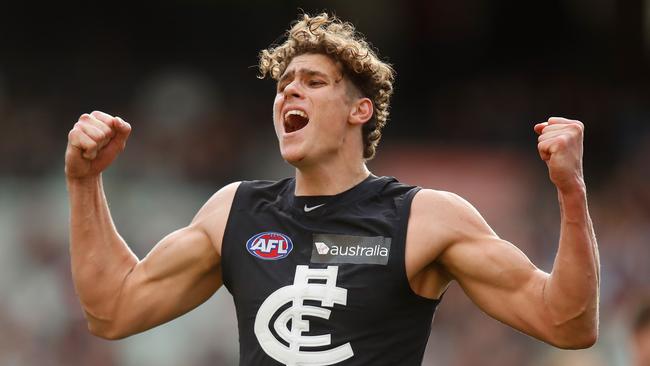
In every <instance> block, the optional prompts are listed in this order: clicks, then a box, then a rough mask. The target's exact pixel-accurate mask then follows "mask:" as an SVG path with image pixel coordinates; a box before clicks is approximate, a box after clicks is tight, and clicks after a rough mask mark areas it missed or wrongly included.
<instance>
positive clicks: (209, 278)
mask: <svg viewBox="0 0 650 366" xmlns="http://www.w3.org/2000/svg"><path fill="white" fill-rule="evenodd" d="M219 263H220V258H219V256H218V254H217V252H216V250H215V248H214V245H213V244H212V241H211V240H210V238H209V236H208V234H207V233H206V232H205V231H204V230H202V229H201V227H199V226H198V225H194V224H193V225H190V226H188V227H186V228H183V229H180V230H177V231H175V232H173V233H171V234H169V235H168V236H167V237H165V238H164V239H162V240H161V241H160V242H159V243H158V244H156V246H155V247H154V248H153V249H152V250H151V252H149V254H147V256H146V257H145V258H144V259H143V260H142V261H140V262H138V263H137V264H136V265H135V266H134V267H133V270H132V271H131V272H130V273H129V275H128V276H127V277H126V278H125V280H124V286H123V287H122V292H121V293H120V294H119V295H118V296H119V299H118V301H117V309H116V313H117V314H116V317H115V322H116V323H117V324H116V325H115V327H116V328H117V329H120V333H121V334H123V335H125V336H126V335H130V334H134V333H139V332H142V331H144V330H147V329H149V328H152V327H154V326H156V325H159V324H162V323H165V322H167V321H169V320H172V319H174V318H176V317H178V316H180V315H182V314H184V313H186V312H187V311H189V310H191V309H193V308H195V307H196V306H198V305H200V304H201V303H203V302H204V301H206V300H207V299H208V298H209V297H210V296H211V295H212V294H214V292H215V291H216V290H217V289H218V288H219V287H220V286H221V270H220V265H219Z"/></svg>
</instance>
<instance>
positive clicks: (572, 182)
mask: <svg viewBox="0 0 650 366" xmlns="http://www.w3.org/2000/svg"><path fill="white" fill-rule="evenodd" d="M535 132H537V133H538V134H539V137H538V138H537V141H538V144H537V150H538V151H539V156H540V157H541V158H542V160H544V161H545V162H546V165H547V166H548V172H549V177H550V178H551V181H552V182H553V184H555V186H556V187H557V188H558V189H559V190H560V191H571V190H574V189H576V188H583V187H584V177H583V175H582V140H583V134H584V125H583V124H582V122H580V121H576V120H571V119H566V118H560V117H551V118H549V119H548V121H547V122H543V123H538V124H536V125H535Z"/></svg>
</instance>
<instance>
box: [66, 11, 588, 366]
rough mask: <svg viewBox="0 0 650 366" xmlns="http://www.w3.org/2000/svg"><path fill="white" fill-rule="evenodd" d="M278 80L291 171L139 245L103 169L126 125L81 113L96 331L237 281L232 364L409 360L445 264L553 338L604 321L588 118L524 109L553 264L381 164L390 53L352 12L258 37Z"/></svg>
mask: <svg viewBox="0 0 650 366" xmlns="http://www.w3.org/2000/svg"><path fill="white" fill-rule="evenodd" d="M260 71H261V73H262V76H264V75H266V74H270V75H271V77H272V78H274V79H275V80H277V81H278V84H277V87H278V88H277V94H276V97H275V102H274V105H273V120H274V126H275V131H276V134H277V136H278V140H279V145H280V152H281V154H282V157H283V158H284V159H285V160H286V161H287V162H289V163H290V164H292V165H293V166H294V167H295V168H296V175H295V178H288V179H284V180H282V181H279V182H260V181H252V182H241V183H233V184H230V185H227V186H226V187H224V188H222V189H221V190H219V191H218V192H217V193H216V194H215V195H214V196H213V197H212V198H210V200H209V201H208V202H207V203H206V204H205V205H204V206H203V207H202V208H201V209H200V210H199V212H198V213H197V215H196V217H195V218H194V219H193V220H192V222H191V223H190V224H189V225H188V226H187V227H185V228H183V229H180V230H178V231H176V232H173V233H171V234H170V235H168V236H167V237H165V238H164V239H162V240H161V241H160V242H159V243H158V244H157V245H156V246H155V247H154V248H153V250H152V251H151V252H150V253H149V254H148V255H147V256H146V257H145V258H144V259H143V260H138V258H136V257H135V255H134V254H133V253H132V252H131V251H130V250H129V247H128V246H127V244H126V243H125V242H124V240H123V239H122V238H121V237H120V236H119V234H118V232H117V230H116V228H115V227H114V225H113V222H112V219H111V216H110V213H109V210H108V206H107V202H106V198H105V196H104V193H103V188H102V181H101V172H102V171H103V170H104V169H106V168H107V167H108V166H109V165H110V164H111V163H112V161H113V160H114V159H115V158H116V157H117V155H118V154H119V153H120V152H121V151H122V149H124V146H125V143H126V140H127V138H128V135H129V133H130V131H131V127H130V125H129V124H128V123H126V122H125V121H124V120H122V119H121V118H119V117H113V116H111V115H108V114H106V113H102V112H93V113H91V114H84V115H82V116H81V117H80V119H79V121H78V122H77V123H76V124H75V126H74V128H73V129H72V130H71V131H70V134H69V142H68V148H67V151H66V177H67V183H68V190H69V194H70V205H71V226H70V233H71V244H70V245H71V256H72V272H73V277H74V282H75V286H76V289H77V292H78V294H79V299H80V301H81V304H82V306H83V309H84V311H85V314H86V317H87V320H88V326H89V329H90V331H91V332H92V333H93V334H96V335H98V336H101V337H104V338H108V339H117V338H123V337H127V336H129V335H132V334H135V333H138V332H142V331H144V330H147V329H150V328H152V327H154V326H157V325H159V324H161V323H164V322H167V321H169V320H171V319H173V318H175V317H177V316H179V315H181V314H183V313H185V312H187V311H189V310H191V309H192V308H194V307H196V306H198V305H199V304H201V303H202V302H204V301H205V300H206V299H208V298H209V297H210V296H211V295H212V294H213V293H214V292H215V291H217V290H218V289H219V287H221V285H222V284H224V285H225V286H226V287H227V288H228V290H229V291H230V292H231V293H232V294H233V297H234V300H235V306H236V309H237V317H238V324H239V336H240V363H241V364H242V365H277V364H285V365H332V364H346V365H419V364H420V363H421V361H422V356H423V353H424V348H425V345H426V341H427V338H428V335H429V331H430V325H431V319H432V316H433V313H434V311H435V307H436V306H437V304H438V302H439V299H440V298H441V296H442V295H443V293H444V292H445V290H446V289H447V287H448V285H449V283H450V282H451V281H452V280H456V281H458V283H459V284H460V285H461V286H462V287H463V289H464V290H465V292H466V293H467V294H468V295H469V296H470V298H471V299H472V300H473V301H474V302H475V303H476V304H477V305H478V306H479V307H480V308H481V309H482V310H483V311H485V312H486V313H488V314H489V315H491V316H492V317H494V318H496V319H498V320H500V321H502V322H503V323H506V324H508V325H510V326H512V327H514V328H516V329H518V330H520V331H522V332H524V333H526V334H529V335H531V336H533V337H535V338H538V339H540V340H542V341H544V342H547V343H549V344H552V345H555V346H557V347H561V348H583V347H589V346H591V345H592V344H594V342H595V341H596V338H597V332H598V290H599V259H598V251H597V247H596V240H595V237H594V234H593V230H592V225H591V220H590V218H589V213H588V209H587V200H586V193H585V184H584V180H583V175H582V136H583V125H582V123H580V122H578V121H573V120H568V119H564V118H550V119H549V120H548V121H547V122H544V123H539V124H537V125H535V127H534V130H535V132H537V133H538V134H539V144H538V149H539V153H540V156H541V157H542V159H543V160H545V161H546V163H547V165H548V169H549V174H550V179H551V181H552V182H553V183H554V184H555V186H556V187H557V190H558V197H559V201H560V207H561V215H562V224H561V236H560V243H559V249H558V254H557V257H556V261H555V264H554V267H553V271H552V272H551V274H547V273H544V272H542V271H541V270H539V269H537V268H536V267H535V266H534V265H533V264H532V263H531V262H530V261H529V260H528V259H527V258H526V256H525V255H524V254H523V253H522V252H521V251H519V250H518V249H517V248H516V247H515V246H513V245H512V244H510V243H508V242H506V241H504V240H502V239H500V238H499V237H498V236H497V235H496V234H495V233H494V232H493V231H492V230H491V229H490V227H489V226H488V225H487V224H486V223H485V221H484V220H483V219H482V217H481V216H480V215H479V213H478V212H477V211H476V210H475V209H474V208H473V207H472V206H470V205H469V204H468V203H467V202H466V201H464V200H463V199H461V198H460V197H458V196H456V195H454V194H451V193H447V192H440V191H434V190H428V189H419V188H418V187H411V186H407V185H404V184H401V183H398V182H397V181H395V180H394V179H392V178H387V177H375V176H374V175H372V174H371V173H370V172H369V171H368V169H367V167H366V165H365V161H366V160H367V159H370V158H372V157H373V155H374V153H375V148H376V146H377V143H378V141H379V138H380V137H381V128H382V127H383V125H384V124H385V123H386V121H387V117H388V106H389V99H390V95H391V93H392V81H393V70H392V69H391V68H390V67H389V66H388V65H386V64H385V63H383V62H381V61H380V60H379V59H378V57H377V56H376V55H375V53H374V52H373V51H372V50H371V49H370V48H369V46H368V45H367V43H366V42H365V40H363V39H362V38H361V37H360V36H359V35H358V34H357V33H356V32H355V30H354V28H353V27H352V25H350V24H347V23H342V22H341V21H339V20H338V19H336V18H332V17H329V16H328V15H327V14H321V15H319V16H315V17H310V16H307V15H304V16H303V17H302V19H300V20H299V21H298V22H296V23H295V24H294V25H293V27H292V28H291V29H290V31H289V32H288V37H287V40H286V42H285V43H284V44H282V45H279V46H277V47H275V48H271V49H269V50H264V51H262V53H261V55H260Z"/></svg>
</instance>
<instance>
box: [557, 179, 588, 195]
mask: <svg viewBox="0 0 650 366" xmlns="http://www.w3.org/2000/svg"><path fill="white" fill-rule="evenodd" d="M555 187H556V188H557V192H558V194H559V195H560V196H564V197H579V196H585V195H586V194H587V185H586V184H585V181H584V179H583V178H582V177H576V178H574V179H573V180H571V181H569V182H563V184H561V185H560V184H557V185H556V186H555Z"/></svg>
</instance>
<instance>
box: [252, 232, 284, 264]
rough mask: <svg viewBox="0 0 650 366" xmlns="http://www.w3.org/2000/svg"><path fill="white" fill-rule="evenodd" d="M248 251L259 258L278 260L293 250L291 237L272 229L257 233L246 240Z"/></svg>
mask: <svg viewBox="0 0 650 366" xmlns="http://www.w3.org/2000/svg"><path fill="white" fill-rule="evenodd" d="M246 249H247V250H248V252H249V253H250V254H251V255H253V256H255V257H257V258H260V259H266V260H278V259H282V258H285V257H286V256H288V255H289V253H291V250H293V243H292V242H291V239H290V238H289V237H288V236H286V235H284V234H281V233H276V232H272V231H268V232H264V233H259V234H256V235H254V236H253V237H252V238H250V239H248V241H247V242H246Z"/></svg>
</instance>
